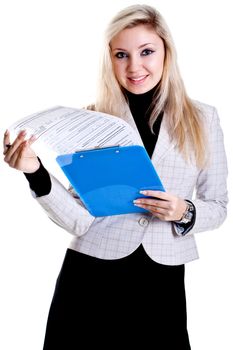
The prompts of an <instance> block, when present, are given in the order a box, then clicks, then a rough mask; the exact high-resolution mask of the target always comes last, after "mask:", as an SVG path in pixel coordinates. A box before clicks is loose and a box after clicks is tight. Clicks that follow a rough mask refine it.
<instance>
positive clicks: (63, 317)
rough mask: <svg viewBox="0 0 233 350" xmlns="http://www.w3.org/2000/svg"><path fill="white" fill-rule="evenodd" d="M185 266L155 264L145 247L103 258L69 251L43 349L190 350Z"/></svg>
mask: <svg viewBox="0 0 233 350" xmlns="http://www.w3.org/2000/svg"><path fill="white" fill-rule="evenodd" d="M186 323H187V322H186V298H185V286H184V265H179V266H166V265H161V264H158V263H156V262H154V261H153V260H152V259H151V258H150V257H149V256H148V255H147V254H146V253H145V251H144V249H143V247H142V245H140V246H139V248H138V249H137V250H136V251H135V252H134V253H132V254H131V255H129V256H127V257H125V258H121V259H117V260H102V259H98V258H95V257H90V256H88V255H85V254H82V253H78V252H76V251H73V250H71V249H68V250H67V253H66V256H65V259H64V262H63V266H62V269H61V272H60V274H59V276H58V279H57V284H56V288H55V292H54V297H53V300H52V304H51V308H50V311H49V316H48V322H47V329H46V335H45V342H44V350H59V349H64V350H73V349H74V350H77V349H92V348H93V349H94V348H101V349H109V350H110V349H122V348H128V349H133V348H134V347H137V348H138V347H139V348H142V349H158V350H170V349H179V350H189V349H190V345H189V338H188V332H187V325H186Z"/></svg>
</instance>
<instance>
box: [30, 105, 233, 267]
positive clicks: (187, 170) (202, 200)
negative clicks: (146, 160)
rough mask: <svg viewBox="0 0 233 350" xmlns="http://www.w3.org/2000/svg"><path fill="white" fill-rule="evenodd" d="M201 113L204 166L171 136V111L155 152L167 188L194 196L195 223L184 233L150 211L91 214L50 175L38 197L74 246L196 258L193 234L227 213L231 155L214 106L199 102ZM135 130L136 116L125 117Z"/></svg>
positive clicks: (114, 255) (99, 252) (106, 255)
mask: <svg viewBox="0 0 233 350" xmlns="http://www.w3.org/2000/svg"><path fill="white" fill-rule="evenodd" d="M195 103H196V104H197V105H198V107H199V108H200V109H201V111H202V114H203V122H204V125H205V127H206V132H207V137H208V152H209V161H208V165H207V167H206V168H205V169H204V170H200V169H198V168H197V167H196V165H195V162H191V163H190V162H189V163H187V162H186V161H185V160H184V158H183V156H182V155H181V154H180V153H179V151H178V149H177V147H176V145H175V144H174V143H173V142H171V141H170V137H169V134H168V130H167V122H166V120H167V117H168V116H167V115H166V114H164V118H163V121H162V125H161V129H160V133H159V137H158V141H157V144H156V146H155V149H154V152H153V155H152V157H151V160H152V163H153V165H154V166H155V168H156V170H157V172H158V174H159V176H160V178H161V180H162V182H163V184H164V187H165V189H166V191H167V192H170V193H172V194H174V195H177V196H179V197H181V198H184V199H188V200H191V201H192V202H193V203H194V205H195V208H196V221H195V224H194V226H193V228H192V229H191V230H190V231H189V232H188V233H187V234H186V235H184V236H182V235H181V234H179V232H177V230H176V226H175V225H174V224H173V223H172V222H165V221H161V220H159V219H157V218H155V217H153V216H152V215H151V214H144V213H143V214H142V213H135V214H127V215H114V216H108V217H96V218H95V217H93V216H92V215H91V214H89V212H88V211H87V210H86V209H85V207H84V205H83V204H82V202H81V201H80V199H79V198H77V196H76V195H75V193H74V192H73V191H72V190H70V191H69V190H67V189H66V188H65V187H64V186H63V185H62V184H61V183H60V182H59V181H58V180H57V179H56V178H55V177H54V176H53V175H51V181H52V188H51V192H50V193H49V194H48V195H46V196H42V197H38V198H36V200H37V201H38V203H39V204H40V205H41V206H42V207H43V209H44V210H45V211H46V212H47V214H48V216H49V218H50V219H52V220H53V221H54V222H55V223H57V224H58V225H59V226H61V227H62V228H64V229H65V230H66V231H68V232H70V233H71V234H72V235H73V239H72V240H71V243H70V248H71V249H74V250H77V251H79V252H82V253H85V254H88V255H91V256H95V257H98V258H102V259H118V258H121V257H124V256H127V255H129V254H130V253H132V252H133V251H134V250H135V249H136V248H137V247H138V246H139V245H140V244H141V243H142V244H143V247H144V249H145V251H146V252H147V254H148V255H149V256H150V257H151V259H153V260H154V261H156V262H158V263H161V264H165V265H180V264H184V263H187V262H189V261H192V260H194V259H197V258H198V251H197V247H196V243H195V233H198V232H202V231H209V230H213V229H216V228H217V227H219V226H220V225H221V224H222V223H223V221H224V220H225V218H226V214H227V211H226V206H227V202H228V196H227V160H226V154H225V149H224V139H223V133H222V129H221V127H220V123H219V117H218V113H217V111H216V109H215V108H214V107H212V106H209V105H206V104H203V103H200V102H197V101H196V102H195ZM124 119H125V121H126V122H128V123H129V124H130V125H131V126H132V127H133V128H134V129H135V130H136V131H137V128H136V125H135V123H134V120H133V117H132V116H131V117H130V116H129V117H128V118H127V119H126V118H124Z"/></svg>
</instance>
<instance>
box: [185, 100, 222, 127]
mask: <svg viewBox="0 0 233 350" xmlns="http://www.w3.org/2000/svg"><path fill="white" fill-rule="evenodd" d="M192 103H193V105H194V106H195V107H196V108H197V110H198V112H199V115H200V118H201V119H202V120H203V121H204V122H205V123H207V124H211V123H212V122H213V121H214V120H216V119H219V117H218V112H217V109H216V107H215V106H212V105H210V104H207V103H204V102H200V101H197V100H192Z"/></svg>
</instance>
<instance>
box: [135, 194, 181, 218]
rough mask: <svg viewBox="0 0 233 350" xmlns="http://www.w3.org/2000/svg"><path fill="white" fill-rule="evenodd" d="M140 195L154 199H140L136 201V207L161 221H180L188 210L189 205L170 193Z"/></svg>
mask: <svg viewBox="0 0 233 350" xmlns="http://www.w3.org/2000/svg"><path fill="white" fill-rule="evenodd" d="M140 193H142V194H144V195H145V196H149V197H154V198H146V197H145V198H138V199H136V200H135V201H134V205H136V206H138V207H140V208H144V209H146V210H148V211H149V212H150V213H152V214H153V215H154V216H156V217H157V218H158V219H160V220H163V221H177V220H180V219H181V217H182V215H183V213H184V212H185V210H186V207H187V203H186V202H185V200H183V199H181V198H179V197H176V196H173V195H172V194H170V193H167V192H160V191H150V190H149V191H141V192H140Z"/></svg>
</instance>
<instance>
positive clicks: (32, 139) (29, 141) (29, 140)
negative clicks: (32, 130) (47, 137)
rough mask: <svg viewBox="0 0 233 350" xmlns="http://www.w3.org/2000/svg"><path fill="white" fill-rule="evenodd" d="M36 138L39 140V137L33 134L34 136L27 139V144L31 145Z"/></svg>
mask: <svg viewBox="0 0 233 350" xmlns="http://www.w3.org/2000/svg"><path fill="white" fill-rule="evenodd" d="M36 140H37V137H36V136H35V135H32V136H31V137H30V138H29V139H28V140H27V146H28V147H30V146H31V145H32V144H33V143H34V142H35V141H36Z"/></svg>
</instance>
